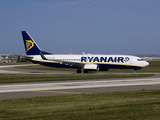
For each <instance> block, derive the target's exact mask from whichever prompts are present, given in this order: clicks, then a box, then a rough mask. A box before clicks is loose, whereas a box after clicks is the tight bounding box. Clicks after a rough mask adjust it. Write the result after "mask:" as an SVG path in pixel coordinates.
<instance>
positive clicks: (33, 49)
mask: <svg viewBox="0 0 160 120" xmlns="http://www.w3.org/2000/svg"><path fill="white" fill-rule="evenodd" d="M22 37H23V42H24V46H25V51H26V55H40V53H39V51H41V49H40V48H39V46H38V45H37V44H36V42H35V41H34V40H33V38H32V37H31V36H30V35H29V33H28V32H27V31H22ZM41 52H42V53H43V54H50V53H47V52H43V51H41Z"/></svg>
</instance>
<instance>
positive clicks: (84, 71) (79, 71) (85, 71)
mask: <svg viewBox="0 0 160 120" xmlns="http://www.w3.org/2000/svg"><path fill="white" fill-rule="evenodd" d="M77 73H82V70H81V69H78V70H77ZM83 73H88V71H87V70H83Z"/></svg>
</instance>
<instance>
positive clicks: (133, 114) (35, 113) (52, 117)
mask: <svg viewBox="0 0 160 120" xmlns="http://www.w3.org/2000/svg"><path fill="white" fill-rule="evenodd" d="M159 113H160V90H150V91H145V90H141V91H132V92H115V93H98V94H81V95H68V96H54V97H37V98H27V99H11V100H1V101H0V119H3V120H35V119H36V120H64V119H65V120H159V119H160V114H159Z"/></svg>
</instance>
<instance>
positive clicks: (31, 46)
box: [22, 31, 149, 73]
mask: <svg viewBox="0 0 160 120" xmlns="http://www.w3.org/2000/svg"><path fill="white" fill-rule="evenodd" d="M22 37H23V41H24V46H25V51H26V55H27V57H26V59H28V60H29V61H31V62H33V63H38V64H41V65H45V66H50V67H61V68H76V69H77V73H81V71H82V70H83V72H84V73H87V72H88V71H104V70H106V71H107V70H109V69H133V70H134V72H135V71H136V70H140V69H141V68H143V67H146V66H148V65H149V63H148V62H147V61H144V60H143V59H142V58H139V57H136V56H131V55H99V54H94V55H93V54H81V55H76V54H68V55H57V54H51V53H48V52H45V51H42V50H41V49H40V47H39V46H38V45H37V44H36V42H35V41H34V40H33V38H32V37H31V36H30V35H29V34H28V32H26V31H22Z"/></svg>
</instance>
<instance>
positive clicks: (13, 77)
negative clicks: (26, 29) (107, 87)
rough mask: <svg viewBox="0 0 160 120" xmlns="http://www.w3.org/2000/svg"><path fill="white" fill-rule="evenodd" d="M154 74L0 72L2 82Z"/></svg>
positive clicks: (132, 76)
mask: <svg viewBox="0 0 160 120" xmlns="http://www.w3.org/2000/svg"><path fill="white" fill-rule="evenodd" d="M153 75H154V74H0V84H1V83H23V82H43V81H66V80H90V79H109V78H134V77H149V76H153Z"/></svg>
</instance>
